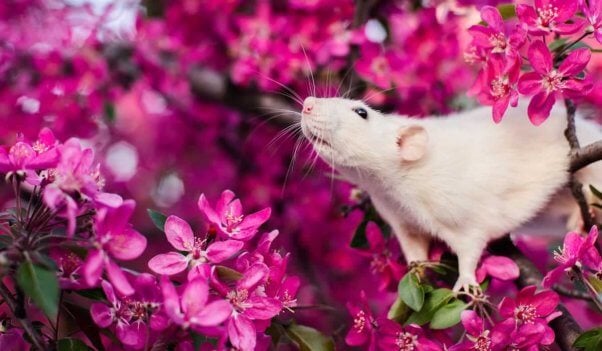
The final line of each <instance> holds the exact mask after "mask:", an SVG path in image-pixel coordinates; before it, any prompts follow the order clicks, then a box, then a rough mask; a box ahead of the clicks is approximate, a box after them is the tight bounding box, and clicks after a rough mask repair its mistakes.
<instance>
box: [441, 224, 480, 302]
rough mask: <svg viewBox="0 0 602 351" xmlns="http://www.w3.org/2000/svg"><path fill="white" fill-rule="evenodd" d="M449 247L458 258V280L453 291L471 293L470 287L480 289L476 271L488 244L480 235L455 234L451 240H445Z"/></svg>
mask: <svg viewBox="0 0 602 351" xmlns="http://www.w3.org/2000/svg"><path fill="white" fill-rule="evenodd" d="M443 239H444V241H445V242H446V243H447V244H448V245H449V247H450V248H451V249H452V250H453V251H454V252H455V253H456V255H457V256H458V280H456V284H454V288H453V291H454V292H458V291H460V290H464V291H466V292H469V291H470V286H475V287H478V286H479V283H477V278H476V275H475V271H476V269H477V265H478V263H479V259H480V258H481V255H482V254H483V250H485V247H486V246H487V242H486V241H485V240H483V239H482V238H480V237H479V236H478V235H466V234H465V235H464V236H460V235H458V234H454V235H452V236H451V237H449V238H447V237H446V238H443Z"/></svg>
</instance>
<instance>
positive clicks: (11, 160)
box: [0, 128, 59, 173]
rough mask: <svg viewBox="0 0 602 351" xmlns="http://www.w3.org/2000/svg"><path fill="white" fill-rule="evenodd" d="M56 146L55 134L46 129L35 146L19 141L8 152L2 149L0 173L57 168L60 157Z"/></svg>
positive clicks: (0, 149) (0, 152)
mask: <svg viewBox="0 0 602 351" xmlns="http://www.w3.org/2000/svg"><path fill="white" fill-rule="evenodd" d="M55 145H56V139H55V138H54V134H52V131H50V129H48V128H44V129H42V130H41V131H40V134H39V135H38V140H37V141H36V142H35V143H34V144H33V145H31V144H29V143H27V142H24V141H22V140H19V141H17V142H16V143H15V145H13V146H12V147H11V148H10V149H9V150H8V152H7V151H6V150H5V149H3V148H0V173H8V172H18V171H38V170H43V169H47V168H52V167H54V166H56V164H57V162H58V160H59V155H58V152H57V150H56V147H55Z"/></svg>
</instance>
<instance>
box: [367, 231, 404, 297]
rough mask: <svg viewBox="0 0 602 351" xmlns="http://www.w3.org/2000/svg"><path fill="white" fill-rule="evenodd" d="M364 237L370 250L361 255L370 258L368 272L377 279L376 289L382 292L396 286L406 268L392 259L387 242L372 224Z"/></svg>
mask: <svg viewBox="0 0 602 351" xmlns="http://www.w3.org/2000/svg"><path fill="white" fill-rule="evenodd" d="M366 237H367V239H368V245H369V246H370V248H369V249H368V250H367V252H362V253H363V254H364V255H366V256H369V257H371V261H370V271H371V272H372V274H374V275H375V276H377V277H378V281H379V283H378V289H379V290H381V291H382V290H385V289H387V288H388V287H390V286H391V285H395V286H396V285H397V283H398V282H399V280H400V279H401V278H402V277H403V276H404V274H405V273H406V271H407V269H406V267H404V266H403V265H401V264H400V263H399V262H398V261H397V260H396V259H395V258H393V254H392V253H391V251H390V250H389V249H388V248H387V242H385V239H384V238H383V235H382V233H381V232H380V229H379V228H378V225H376V224H375V223H374V222H369V223H368V225H367V226H366Z"/></svg>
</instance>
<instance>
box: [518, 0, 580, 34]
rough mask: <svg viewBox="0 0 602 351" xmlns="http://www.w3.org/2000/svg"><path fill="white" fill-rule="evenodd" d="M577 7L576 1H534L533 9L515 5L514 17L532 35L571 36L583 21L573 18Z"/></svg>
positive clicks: (523, 5)
mask: <svg viewBox="0 0 602 351" xmlns="http://www.w3.org/2000/svg"><path fill="white" fill-rule="evenodd" d="M577 7H578V6H577V1H566V0H535V7H532V6H529V5H525V4H519V5H517V6H516V16H517V17H518V19H519V20H520V21H521V22H522V23H523V24H524V25H525V26H526V27H527V30H528V31H529V34H532V35H546V34H548V33H552V32H554V33H558V34H573V33H576V32H577V31H579V30H580V29H581V28H582V27H583V24H584V21H583V19H581V18H578V17H574V15H575V12H577ZM568 21H570V22H568Z"/></svg>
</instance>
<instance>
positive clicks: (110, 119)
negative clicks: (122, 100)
mask: <svg viewBox="0 0 602 351" xmlns="http://www.w3.org/2000/svg"><path fill="white" fill-rule="evenodd" d="M103 110H104V111H103V112H104V117H105V120H106V121H107V123H109V124H113V123H115V105H114V104H112V103H110V102H105V103H104V106H103Z"/></svg>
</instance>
